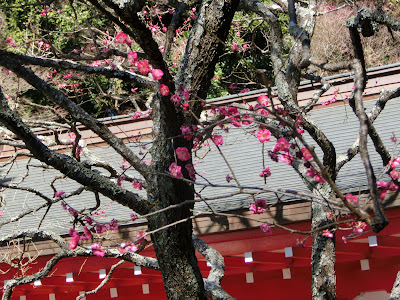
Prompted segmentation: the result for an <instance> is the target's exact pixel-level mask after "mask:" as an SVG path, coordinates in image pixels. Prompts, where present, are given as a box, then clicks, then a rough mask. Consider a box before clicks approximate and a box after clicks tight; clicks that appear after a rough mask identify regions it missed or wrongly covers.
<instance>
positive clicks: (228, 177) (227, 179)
mask: <svg viewBox="0 0 400 300" xmlns="http://www.w3.org/2000/svg"><path fill="white" fill-rule="evenodd" d="M225 180H226V182H228V183H229V182H231V180H232V177H231V175H229V174H228V175H226V178H225Z"/></svg>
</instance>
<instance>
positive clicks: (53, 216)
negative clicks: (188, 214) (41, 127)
mask: <svg viewBox="0 0 400 300" xmlns="http://www.w3.org/2000/svg"><path fill="white" fill-rule="evenodd" d="M374 103H375V102H374V101H369V102H366V103H365V105H366V107H367V108H368V109H369V108H370V107H372V105H374ZM399 112H400V98H398V99H394V100H392V101H390V102H389V103H388V105H387V106H386V108H385V110H384V111H383V112H382V113H381V115H380V116H379V117H378V119H377V120H376V122H375V126H376V128H377V130H378V132H379V133H380V134H381V137H382V140H383V141H385V142H387V143H388V144H389V145H390V137H391V136H392V134H395V135H396V136H399V137H400V126H399V125H400V122H399V117H398V113H399ZM310 116H311V117H312V119H313V120H314V121H315V123H316V124H318V126H320V128H321V129H322V130H323V131H324V132H325V134H326V135H327V137H328V138H329V139H330V140H331V141H332V142H333V143H334V145H335V147H336V150H337V153H338V154H340V153H342V152H345V151H346V150H347V148H348V147H350V146H351V145H352V144H353V142H354V141H355V140H356V138H357V135H358V121H357V119H356V117H355V116H354V114H353V112H352V110H351V108H350V107H349V106H348V105H345V104H343V105H339V106H334V107H327V108H325V109H319V110H315V111H312V112H311V113H310ZM255 129H256V127H248V128H246V129H243V128H235V127H232V128H230V131H229V134H227V133H225V132H223V131H222V132H221V135H223V138H224V145H223V146H221V149H222V151H223V153H224V154H225V156H226V157H227V159H228V161H229V163H230V164H231V166H232V168H233V170H234V171H235V172H236V175H237V177H238V179H239V181H240V184H241V185H242V186H256V187H262V186H263V185H264V181H263V179H262V178H260V177H259V176H258V174H259V173H260V172H261V170H262V169H263V157H262V144H261V143H260V142H259V141H258V140H257V139H256V138H255V137H254V136H253V135H252V133H251V131H253V130H255ZM274 144H275V143H274V141H273V140H272V139H271V141H270V142H266V143H265V144H264V147H265V149H264V150H265V151H264V153H265V155H264V156H265V164H266V166H269V167H270V168H271V172H272V176H271V177H269V178H268V179H267V185H268V187H271V188H282V189H290V190H297V191H307V189H306V187H305V186H304V184H303V182H302V180H301V179H300V177H299V176H298V175H297V173H295V171H294V170H293V169H292V168H291V167H290V166H288V165H286V164H284V163H281V162H280V163H275V162H273V161H271V160H270V159H269V157H268V155H267V151H268V150H271V149H272V148H273V146H274ZM131 146H132V148H133V149H134V151H135V152H139V151H140V149H138V148H137V147H135V145H131ZM370 149H371V156H372V161H373V166H374V169H375V172H376V174H377V175H378V176H379V174H380V172H381V169H382V163H381V161H380V158H379V156H378V155H377V154H376V153H375V152H374V151H373V147H372V145H371V143H370ZM202 151H203V150H201V151H199V153H198V156H201V155H202V154H203V153H201V152H202ZM91 152H92V153H93V154H94V155H96V156H98V157H99V158H101V159H102V160H104V161H107V162H109V163H111V164H112V165H113V166H114V167H116V168H118V164H119V163H121V162H122V159H120V158H119V157H118V155H117V154H116V153H115V152H114V151H113V150H112V149H111V148H95V149H93V150H91ZM204 152H205V150H204ZM26 165H27V160H20V161H16V162H15V163H14V165H13V166H12V168H11V170H10V172H9V173H8V175H7V176H6V177H5V178H4V179H3V180H2V181H3V182H6V183H11V182H15V181H19V180H20V179H21V177H22V176H24V174H26V171H27V167H26ZM30 165H36V166H37V165H40V163H39V162H38V161H36V160H31V161H30ZM196 170H197V172H198V173H199V174H200V175H203V176H204V177H205V178H207V180H208V181H209V182H211V183H213V184H221V185H229V184H228V183H227V182H226V180H225V178H226V175H227V174H230V171H229V169H228V167H227V166H226V165H225V163H224V161H223V158H222V157H221V156H220V154H219V153H218V151H217V150H216V149H215V147H213V146H210V151H209V152H208V153H207V154H206V156H205V157H204V158H203V159H196ZM3 172H4V169H3ZM127 173H128V174H129V175H132V176H134V175H135V172H134V171H131V170H128V171H127ZM59 175H60V174H59V172H57V171H54V170H51V169H46V168H40V167H29V174H28V176H26V178H25V179H24V182H23V183H22V184H21V186H25V187H34V188H35V189H37V190H39V191H41V192H42V193H44V194H46V195H47V196H48V197H50V198H52V196H53V191H52V189H51V188H50V182H51V180H52V179H53V178H54V177H55V176H59ZM231 175H232V174H231ZM198 181H199V182H200V183H201V182H205V181H204V180H203V179H201V177H200V176H198ZM232 183H233V182H232V181H231V183H230V184H232ZM337 184H338V185H339V187H340V188H341V189H342V190H344V191H346V190H358V189H359V188H360V189H361V190H362V189H364V186H365V185H366V177H365V175H364V171H363V166H362V164H361V161H360V158H359V157H356V158H354V159H353V160H352V161H351V162H350V163H348V164H347V165H346V166H345V167H343V169H342V170H341V171H340V173H339V176H338V179H337ZM124 185H125V186H126V187H130V183H124ZM55 186H56V187H57V189H58V190H63V191H65V192H66V193H69V192H72V191H74V189H76V188H77V187H78V185H77V184H76V183H74V182H73V181H72V180H69V179H61V180H58V181H57V182H56V184H55ZM200 189H201V187H198V188H197V190H198V191H199V190H200ZM234 191H237V189H235V188H227V187H219V188H216V187H206V188H204V190H202V193H201V194H202V196H203V197H216V196H217V195H220V196H223V195H228V194H230V193H232V192H234ZM259 197H260V198H264V199H267V200H269V201H276V198H275V196H274V194H272V193H269V194H263V195H260V196H259ZM281 200H283V201H294V200H296V198H294V197H287V196H285V197H283V198H282V199H281ZM67 201H68V203H69V204H70V205H72V206H73V207H74V208H75V209H78V210H79V209H83V208H84V207H93V206H95V199H94V195H93V193H91V192H88V191H85V192H83V193H82V194H81V195H79V196H74V197H72V198H70V199H68V200H67ZM250 201H251V198H250V197H249V196H247V195H236V196H232V197H225V198H223V199H218V200H213V201H209V202H208V205H210V206H211V207H212V208H213V209H214V210H217V211H229V210H236V209H243V208H248V205H249V203H250ZM42 203H44V200H42V199H40V198H38V197H36V196H33V195H32V194H31V193H26V192H22V191H16V190H11V189H7V190H6V191H4V192H3V208H2V209H4V210H5V211H6V212H5V214H4V215H3V216H2V219H1V221H5V220H7V219H9V218H12V217H15V216H17V215H18V214H20V213H21V212H23V211H26V210H28V209H31V208H35V207H36V206H38V205H40V204H42ZM195 207H196V210H197V211H206V210H209V209H208V207H207V205H206V204H205V203H202V202H199V203H197V204H196V206H195ZM101 210H104V211H105V213H104V214H101V215H100V216H97V219H98V220H99V221H109V220H110V219H111V218H115V219H117V220H118V221H120V223H129V220H130V214H131V211H129V210H128V209H126V208H124V207H122V206H121V205H119V204H118V203H115V202H113V201H110V200H107V199H104V197H102V209H101ZM44 213H45V209H42V210H41V211H39V212H36V213H34V214H31V215H29V216H26V217H24V218H22V219H21V220H19V221H18V222H15V223H12V224H9V225H5V226H3V227H2V233H3V234H6V233H9V232H11V231H14V230H17V229H25V228H35V227H37V226H38V224H39V223H40V221H41V219H42V217H43V215H44ZM70 221H71V219H70V217H69V215H68V213H67V212H66V211H64V210H63V209H62V208H61V205H60V204H55V205H53V206H52V207H51V208H50V211H49V212H48V214H47V216H46V218H45V219H44V221H43V223H42V225H41V228H42V229H51V230H52V231H55V232H59V233H66V228H69V227H70V223H69V222H70Z"/></svg>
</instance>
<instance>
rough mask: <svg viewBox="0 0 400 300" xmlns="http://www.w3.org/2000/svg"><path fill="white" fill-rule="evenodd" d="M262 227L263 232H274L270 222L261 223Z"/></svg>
mask: <svg viewBox="0 0 400 300" xmlns="http://www.w3.org/2000/svg"><path fill="white" fill-rule="evenodd" d="M260 229H261V231H262V232H264V233H265V234H267V235H269V234H271V233H272V231H271V226H269V225H268V224H261V225H260Z"/></svg>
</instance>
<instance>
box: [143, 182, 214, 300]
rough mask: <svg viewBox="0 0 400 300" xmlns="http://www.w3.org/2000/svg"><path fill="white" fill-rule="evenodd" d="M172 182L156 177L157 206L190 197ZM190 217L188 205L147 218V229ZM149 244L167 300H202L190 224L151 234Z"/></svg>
mask: <svg viewBox="0 0 400 300" xmlns="http://www.w3.org/2000/svg"><path fill="white" fill-rule="evenodd" d="M173 181H178V180H171V179H170V178H168V177H162V176H159V177H158V184H159V185H158V186H159V189H158V192H159V195H158V196H159V197H160V198H161V199H157V200H158V201H159V202H160V203H162V202H167V201H169V202H170V203H179V202H182V201H183V200H184V199H190V198H189V197H190V196H191V197H193V193H191V194H190V191H188V188H186V189H182V188H181V187H180V186H181V184H180V183H178V182H175V183H174V182H173ZM188 192H189V193H188ZM185 194H186V195H187V197H185ZM190 215H191V213H190V210H189V207H188V206H185V207H181V208H179V209H172V210H168V211H166V212H162V213H158V214H156V215H154V216H152V217H150V218H149V229H150V230H154V229H156V228H161V227H163V226H165V225H167V224H171V223H173V222H176V221H178V220H180V219H184V218H188V217H189V216H190ZM152 241H153V244H154V250H155V252H156V255H157V259H158V264H159V266H160V269H161V274H162V277H163V281H164V287H165V291H166V293H167V297H168V299H206V296H205V290H204V284H203V279H202V276H201V273H200V270H199V267H198V264H197V258H196V256H195V250H194V246H193V241H192V221H191V220H188V221H186V222H184V223H180V224H178V225H175V226H172V227H168V228H167V229H163V230H161V231H158V232H156V233H154V234H153V235H152Z"/></svg>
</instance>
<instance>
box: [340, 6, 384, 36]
mask: <svg viewBox="0 0 400 300" xmlns="http://www.w3.org/2000/svg"><path fill="white" fill-rule="evenodd" d="M346 26H347V27H357V28H358V30H359V31H360V32H361V34H362V35H363V36H364V37H370V36H373V35H374V34H375V33H376V32H378V30H379V29H378V23H377V22H375V21H374V13H373V11H372V10H371V9H369V8H361V9H359V10H358V12H357V16H356V17H353V18H350V19H349V20H347V22H346Z"/></svg>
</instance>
